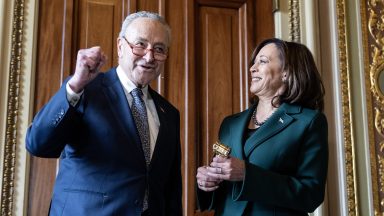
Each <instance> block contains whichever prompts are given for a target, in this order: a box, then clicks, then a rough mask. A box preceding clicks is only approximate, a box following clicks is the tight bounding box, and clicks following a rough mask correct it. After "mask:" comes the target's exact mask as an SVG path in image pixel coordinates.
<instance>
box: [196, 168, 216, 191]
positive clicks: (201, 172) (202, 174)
mask: <svg viewBox="0 0 384 216" xmlns="http://www.w3.org/2000/svg"><path fill="white" fill-rule="evenodd" d="M196 180H197V186H198V187H199V188H200V189H201V190H203V191H207V192H210V191H214V190H216V189H217V188H219V184H220V182H221V181H222V180H220V179H218V178H216V177H214V176H210V175H208V167H207V166H202V167H199V168H198V169H197V174H196Z"/></svg>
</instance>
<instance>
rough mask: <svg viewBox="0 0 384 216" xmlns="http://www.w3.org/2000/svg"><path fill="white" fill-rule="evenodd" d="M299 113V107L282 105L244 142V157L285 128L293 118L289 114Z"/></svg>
mask: <svg viewBox="0 0 384 216" xmlns="http://www.w3.org/2000/svg"><path fill="white" fill-rule="evenodd" d="M300 111H301V108H300V107H299V106H294V105H289V104H282V105H281V106H280V108H279V109H278V110H277V111H276V112H275V113H274V114H273V115H272V116H271V117H270V119H269V120H268V121H266V122H265V124H264V125H262V126H261V127H260V128H259V129H257V130H256V132H255V133H254V134H253V135H252V136H251V137H249V139H248V140H246V142H245V145H244V154H245V157H248V156H249V155H250V154H251V152H252V151H253V150H254V149H255V148H256V147H257V146H259V145H260V144H262V143H263V142H264V141H266V140H267V139H269V138H270V137H271V136H273V135H275V134H276V133H278V132H280V131H281V130H283V129H284V128H286V127H287V126H288V125H289V124H290V123H291V122H292V121H293V120H294V118H293V117H292V116H290V115H289V114H291V113H298V112H300Z"/></svg>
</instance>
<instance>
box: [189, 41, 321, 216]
mask: <svg viewBox="0 0 384 216" xmlns="http://www.w3.org/2000/svg"><path fill="white" fill-rule="evenodd" d="M250 73H251V77H252V80H251V87H250V92H251V93H252V94H253V95H254V96H255V99H256V100H255V103H254V104H253V105H252V106H251V107H250V108H249V109H247V110H245V111H243V112H241V113H238V114H235V115H231V116H228V117H226V118H225V119H224V121H223V122H222V125H221V128H220V132H219V139H220V141H221V142H222V143H223V144H225V145H227V146H229V147H230V148H231V149H232V151H231V153H230V155H229V157H227V158H224V157H220V156H217V157H214V158H213V161H212V162H211V164H210V165H209V166H203V167H199V168H198V170H197V175H196V178H197V184H198V191H197V192H198V203H199V207H200V209H201V210H206V209H211V210H212V209H213V210H215V215H225V216H237V215H239V216H240V215H258V216H259V215H261V216H268V215H274V216H278V215H284V216H300V215H308V214H307V213H308V212H313V211H314V210H315V209H316V208H317V207H318V206H319V205H320V204H321V203H322V202H323V200H324V191H325V183H326V177H327V166H328V143H327V136H328V134H327V129H328V127H327V120H326V118H325V115H324V114H323V107H324V101H323V97H324V87H323V84H322V81H321V78H320V74H319V72H318V70H317V68H316V65H315V62H314V60H313V56H312V54H311V52H310V51H309V50H308V48H307V47H305V46H304V45H302V44H299V43H294V42H286V41H282V40H279V39H275V38H273V39H267V40H265V41H263V42H262V43H261V44H260V45H259V46H258V47H257V48H256V49H255V51H254V53H253V55H252V59H251V67H250Z"/></svg>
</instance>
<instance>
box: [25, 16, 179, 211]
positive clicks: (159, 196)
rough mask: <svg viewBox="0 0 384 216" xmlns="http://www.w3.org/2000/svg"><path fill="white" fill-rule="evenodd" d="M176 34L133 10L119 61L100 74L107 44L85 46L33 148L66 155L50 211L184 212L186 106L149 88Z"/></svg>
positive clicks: (30, 142) (32, 136) (35, 133)
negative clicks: (183, 125)
mask: <svg viewBox="0 0 384 216" xmlns="http://www.w3.org/2000/svg"><path fill="white" fill-rule="evenodd" d="M170 34H171V33H170V27H169V26H168V24H167V23H166V21H165V20H164V19H163V18H162V17H161V16H159V15H158V14H155V13H150V12H138V13H134V14H131V15H129V16H128V17H127V18H126V19H125V21H124V23H123V25H122V29H121V32H120V35H119V37H118V39H117V50H118V57H119V60H118V61H119V65H118V66H117V67H116V68H112V69H110V70H109V71H108V72H106V73H100V72H99V69H100V68H101V66H102V65H103V64H104V63H105V62H106V56H105V55H104V54H103V52H102V50H101V48H100V47H92V48H89V49H83V50H80V51H79V52H78V55H77V62H76V69H75V73H74V75H73V76H72V77H70V78H68V79H67V80H66V81H65V83H64V84H63V85H62V88H61V89H60V90H59V91H58V92H57V93H56V94H55V95H54V96H53V97H52V98H51V100H50V101H49V102H48V103H47V104H46V105H45V106H44V107H43V108H42V109H41V110H40V111H39V113H38V114H37V115H36V116H35V118H34V120H33V122H32V124H31V126H30V127H29V129H28V133H27V137H26V148H27V150H28V151H29V152H30V153H31V154H32V155H35V156H38V157H47V158H57V157H60V168H59V172H58V175H57V178H56V182H55V187H54V192H53V195H52V200H51V207H50V211H49V215H71V216H72V215H76V216H79V215H164V216H169V215H182V209H181V208H182V207H181V206H182V204H181V168H180V165H181V164H180V163H181V159H180V158H181V153H180V152H181V150H180V134H179V133H180V126H179V125H180V117H179V111H178V110H177V109H176V108H175V107H173V106H172V105H171V104H170V103H169V102H167V101H166V100H165V99H164V98H163V97H162V96H160V95H159V94H158V93H156V92H155V91H154V90H152V89H151V88H150V87H149V83H150V82H151V81H153V80H155V79H156V78H157V77H158V76H159V74H160V73H161V72H162V71H163V69H164V62H165V60H166V59H167V55H168V46H169V44H170ZM135 92H139V96H136V95H135V94H134V93H135ZM136 104H139V105H136ZM140 106H142V107H141V108H140ZM138 107H139V108H138ZM137 116H138V117H137ZM138 118H140V119H138Z"/></svg>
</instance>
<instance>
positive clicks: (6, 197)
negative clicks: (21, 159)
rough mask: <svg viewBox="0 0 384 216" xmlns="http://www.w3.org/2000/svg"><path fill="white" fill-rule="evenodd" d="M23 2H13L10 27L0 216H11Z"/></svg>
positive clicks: (22, 0) (16, 0) (21, 0)
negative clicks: (9, 57) (10, 40)
mask: <svg viewBox="0 0 384 216" xmlns="http://www.w3.org/2000/svg"><path fill="white" fill-rule="evenodd" d="M23 21H24V0H15V2H14V11H13V25H12V42H11V43H12V44H11V47H12V48H11V60H10V68H9V87H8V95H7V101H8V105H7V122H6V135H5V143H4V159H3V166H4V167H3V174H2V190H1V215H12V208H13V196H14V193H13V192H14V186H15V185H14V178H15V159H16V138H17V123H18V110H19V91H20V88H19V87H20V75H21V70H22V69H21V66H22V46H23V43H22V42H23Z"/></svg>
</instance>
